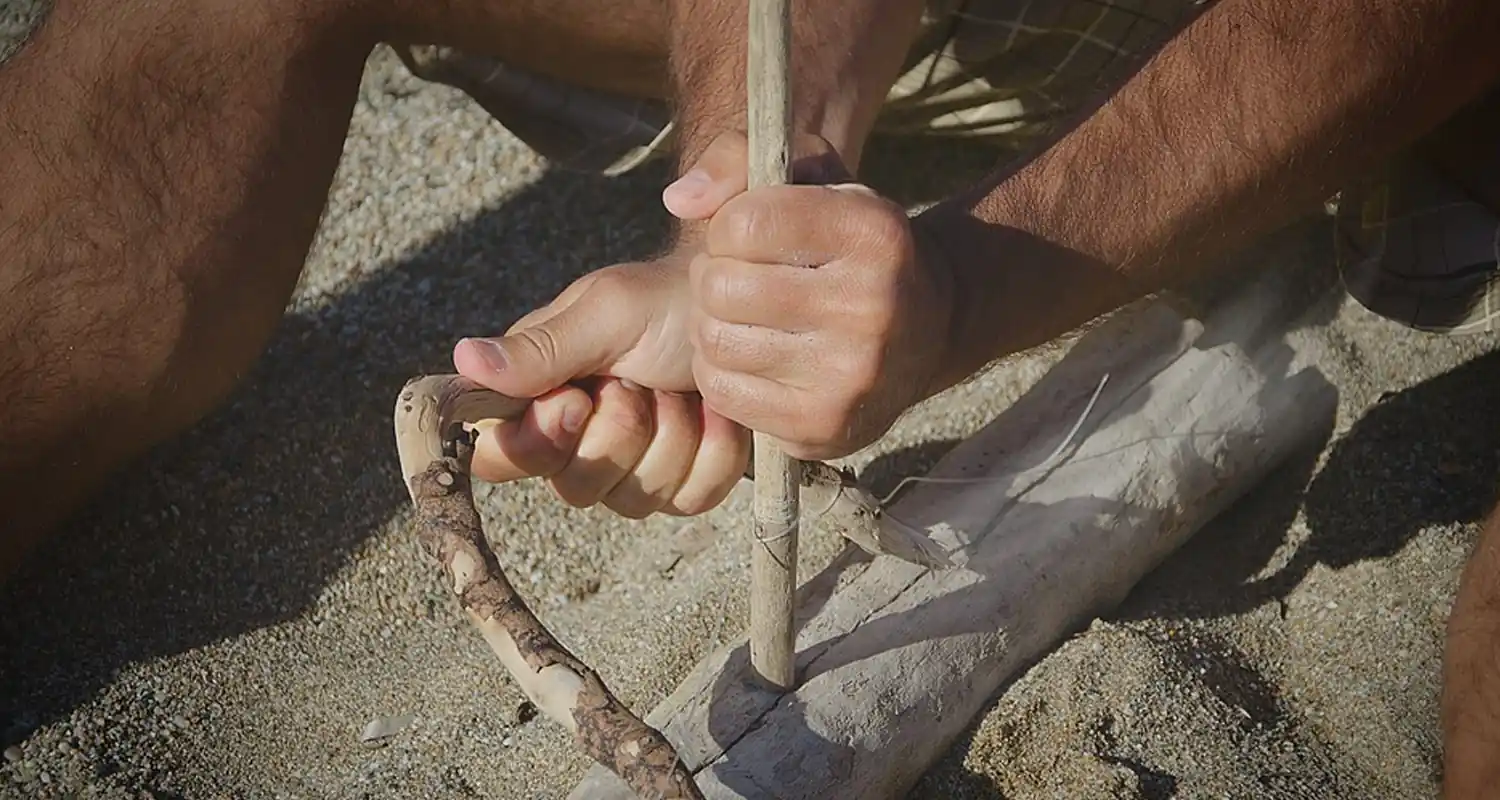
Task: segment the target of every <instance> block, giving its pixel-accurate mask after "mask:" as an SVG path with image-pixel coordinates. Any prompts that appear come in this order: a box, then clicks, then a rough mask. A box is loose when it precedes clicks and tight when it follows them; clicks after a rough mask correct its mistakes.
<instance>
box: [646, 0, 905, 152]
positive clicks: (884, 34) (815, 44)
mask: <svg viewBox="0 0 1500 800" xmlns="http://www.w3.org/2000/svg"><path fill="white" fill-rule="evenodd" d="M670 2H671V4H672V20H671V31H672V34H671V35H672V41H671V54H672V55H671V61H672V81H673V90H674V94H675V98H676V105H677V114H676V125H677V132H678V153H679V160H680V163H681V164H683V165H691V164H692V163H693V162H694V161H695V160H696V158H697V156H698V154H699V153H701V152H702V151H703V149H704V148H706V147H707V146H708V144H709V143H710V142H712V141H713V139H714V137H716V136H718V135H719V134H720V133H723V132H724V131H729V130H735V131H743V130H744V127H745V113H746V99H745V68H746V66H745V62H746V54H747V52H748V45H747V37H748V27H749V25H748V23H749V10H748V4H747V3H746V2H731V3H725V2H712V0H670ZM924 5H925V3H924V2H923V0H816V1H814V0H794V1H793V3H792V65H791V72H792V75H791V84H792V122H793V126H794V128H795V129H796V131H797V132H799V133H811V134H816V135H819V136H821V137H823V138H824V139H826V140H827V141H828V142H829V143H830V144H832V145H833V147H834V149H835V150H837V151H838V153H839V155H840V157H841V159H842V161H843V163H844V166H846V167H847V168H848V169H849V170H850V172H857V171H858V165H859V161H860V157H861V155H862V154H863V150H864V144H865V139H866V138H867V137H868V136H869V134H870V130H871V129H872V128H873V126H874V124H875V117H876V115H877V114H878V113H879V111H880V107H881V104H882V103H884V101H885V99H886V95H887V93H888V92H889V90H890V86H891V84H892V83H893V82H894V81H895V80H896V77H897V75H898V73H899V71H900V69H901V65H902V63H903V61H904V60H905V58H906V55H907V51H908V48H910V46H911V43H912V40H913V38H914V37H915V35H916V31H917V26H918V24H919V22H920V20H921V12H922V9H923V7H924Z"/></svg>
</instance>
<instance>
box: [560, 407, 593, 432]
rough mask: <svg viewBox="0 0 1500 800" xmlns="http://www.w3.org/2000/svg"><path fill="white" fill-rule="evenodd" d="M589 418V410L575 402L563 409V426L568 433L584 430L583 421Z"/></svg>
mask: <svg viewBox="0 0 1500 800" xmlns="http://www.w3.org/2000/svg"><path fill="white" fill-rule="evenodd" d="M588 418H589V410H588V409H587V408H585V407H583V406H581V405H578V404H576V403H575V404H573V405H571V406H568V407H567V408H565V409H563V416H562V426H563V430H565V431H567V432H568V433H578V432H579V431H581V430H583V423H584V421H585V420H587V419H588Z"/></svg>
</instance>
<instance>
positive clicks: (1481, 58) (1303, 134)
mask: <svg viewBox="0 0 1500 800" xmlns="http://www.w3.org/2000/svg"><path fill="white" fill-rule="evenodd" d="M1497 30H1500V5H1497V4H1494V3H1491V2H1487V0H1220V2H1219V3H1218V4H1217V5H1216V6H1215V7H1213V8H1211V9H1209V10H1208V11H1206V12H1205V13H1204V14H1203V16H1202V17H1200V18H1199V19H1198V20H1196V21H1195V22H1194V23H1193V24H1192V25H1190V26H1189V27H1188V28H1187V30H1185V31H1184V32H1183V33H1182V34H1180V35H1179V36H1178V37H1177V38H1175V39H1174V40H1173V41H1172V42H1170V43H1168V44H1167V45H1166V46H1165V47H1164V48H1163V49H1162V50H1161V51H1160V52H1159V53H1158V54H1157V56H1156V57H1155V58H1153V59H1152V60H1151V61H1149V62H1148V63H1147V64H1146V65H1145V66H1144V67H1143V68H1142V69H1141V70H1140V71H1139V72H1138V73H1136V74H1135V75H1134V76H1132V78H1131V79H1130V80H1129V81H1128V82H1126V83H1125V85H1124V86H1123V87H1122V88H1121V89H1120V90H1119V91H1118V92H1117V93H1115V94H1114V95H1113V96H1112V97H1111V98H1110V99H1109V100H1108V101H1107V102H1105V103H1103V104H1102V106H1100V107H1099V108H1097V109H1096V110H1095V111H1094V112H1093V113H1091V114H1090V115H1089V116H1088V117H1087V118H1086V119H1084V120H1083V121H1082V122H1081V123H1079V124H1078V125H1077V126H1076V127H1075V128H1073V129H1072V130H1071V131H1069V132H1067V133H1066V134H1065V135H1064V136H1062V137H1061V138H1060V139H1059V140H1058V141H1057V142H1056V143H1055V144H1054V145H1053V146H1052V147H1050V148H1048V149H1047V150H1046V151H1044V152H1043V153H1041V154H1040V155H1039V156H1038V157H1037V158H1035V159H1033V160H1031V161H1030V162H1028V163H1026V164H1025V165H1024V166H1022V167H1021V168H1019V169H1016V170H1015V171H1013V172H1011V173H1009V174H1004V175H996V176H994V177H993V178H992V179H990V180H989V181H987V182H986V183H985V184H983V185H981V186H979V187H976V189H974V190H973V191H971V192H969V193H967V194H965V195H962V196H960V197H957V198H955V199H953V200H952V201H951V202H948V203H945V204H944V207H943V208H941V209H939V210H937V211H936V212H935V213H934V214H933V217H932V219H933V220H934V221H940V222H941V226H940V227H941V228H942V230H943V234H942V238H943V239H944V240H945V241H944V245H945V247H946V248H947V250H948V252H949V253H950V254H952V256H951V257H952V258H953V259H954V260H955V261H956V262H959V263H960V264H961V266H960V270H961V272H962V273H963V278H962V280H961V283H962V284H964V291H963V293H962V296H964V297H967V298H971V307H970V308H969V309H967V311H966V313H965V314H964V320H965V321H964V323H963V325H965V326H967V328H966V329H964V330H961V331H959V332H958V333H957V334H956V339H957V340H958V341H962V342H967V343H969V344H971V345H973V346H974V348H975V349H974V350H973V351H972V352H969V353H967V354H966V356H967V357H966V358H964V359H960V360H961V361H963V362H964V363H963V365H962V369H975V368H978V367H980V366H982V365H983V363H984V361H985V360H987V359H990V358H994V357H995V356H998V355H1003V354H1004V353H1006V352H1012V351H1014V350H1016V349H1021V348H1024V347H1028V346H1031V345H1034V344H1037V343H1040V342H1042V341H1046V340H1048V339H1051V338H1053V337H1055V336H1057V335H1060V334H1062V333H1065V332H1066V331H1068V330H1069V329H1071V328H1073V327H1075V326H1077V325H1079V324H1082V323H1084V322H1087V321H1088V320H1089V319H1091V318H1092V317H1094V316H1096V315H1098V314H1100V313H1103V312H1105V311H1108V310H1110V309H1111V308H1114V307H1117V306H1118V305H1120V304H1122V303H1124V302H1128V301H1130V300H1132V299H1134V298H1136V297H1139V296H1141V295H1143V294H1145V293H1149V292H1152V291H1156V290H1158V289H1160V288H1163V287H1166V286H1168V285H1170V284H1171V283H1173V282H1175V281H1177V280H1179V279H1181V278H1184V277H1189V276H1191V275H1193V273H1194V271H1195V270H1202V269H1205V268H1212V267H1213V266H1214V265H1215V264H1217V263H1222V262H1223V258H1222V257H1223V256H1224V255H1226V254H1227V253H1228V252H1230V251H1232V250H1233V249H1235V248H1237V247H1239V246H1242V245H1244V244H1246V243H1247V242H1249V241H1250V240H1252V239H1253V238H1255V237H1259V236H1261V235H1263V234H1265V233H1267V232H1268V231H1270V230H1272V229H1274V228H1275V227H1278V226H1280V225H1283V224H1285V223H1286V222H1288V221H1290V220H1291V219H1292V218H1294V216H1295V215H1298V214H1301V213H1304V212H1305V210H1306V209H1308V208H1309V207H1313V206H1314V205H1315V204H1316V203H1317V202H1318V201H1320V200H1322V199H1325V198H1326V197H1328V196H1329V195H1331V194H1332V193H1333V192H1334V191H1336V190H1337V189H1338V188H1340V186H1341V185H1343V184H1344V183H1346V182H1348V181H1350V180H1357V179H1358V178H1360V177H1361V175H1362V172H1363V171H1365V170H1366V169H1368V168H1370V167H1373V166H1376V165H1378V163H1379V162H1380V161H1381V160H1383V159H1386V158H1388V157H1390V156H1391V155H1393V154H1394V153H1396V152H1397V151H1398V150H1399V149H1401V148H1402V147H1404V146H1406V145H1408V144H1409V143H1411V142H1412V141H1413V140H1414V139H1416V138H1417V137H1419V136H1420V135H1421V134H1422V133H1424V132H1425V131H1427V130H1429V129H1430V128H1432V127H1433V126H1435V125H1436V124H1438V123H1440V122H1441V121H1442V120H1443V119H1444V118H1446V117H1447V116H1449V115H1450V114H1452V113H1453V112H1454V111H1456V110H1457V109H1458V108H1459V107H1460V106H1461V105H1462V104H1463V103H1465V102H1466V101H1468V100H1470V99H1472V98H1474V97H1476V96H1478V95H1479V94H1480V93H1481V92H1482V91H1483V89H1484V88H1485V87H1486V86H1487V85H1488V84H1489V83H1491V82H1492V81H1493V80H1494V79H1495V77H1496V76H1497V74H1500V49H1497V48H1495V47H1494V44H1493V41H1492V39H1493V37H1494V35H1495V33H1496V32H1497ZM1026 254H1035V255H1036V257H1038V258H1039V259H1042V260H1041V261H1040V262H1039V263H1035V264H1027V263H1023V262H1020V261H1017V260H1016V259H1019V258H1025V257H1026ZM1007 297H1010V298H1012V301H1011V303H1010V304H1008V305H1004V306H1002V305H1001V303H1002V302H1003V301H1004V299H1005V298H1007ZM1015 297H1025V298H1027V302H1026V303H1015V302H1014V299H1013V298H1015ZM1022 306H1024V308H1022ZM1000 307H1004V308H1006V309H1007V311H1010V310H1014V311H1016V312H1017V314H1014V315H1010V316H1009V317H1008V319H1007V320H1005V324H1006V327H1005V328H1003V329H1001V328H997V326H996V324H995V320H996V317H997V315H996V314H994V313H993V310H994V309H995V308H1000Z"/></svg>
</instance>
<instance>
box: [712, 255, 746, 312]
mask: <svg viewBox="0 0 1500 800" xmlns="http://www.w3.org/2000/svg"><path fill="white" fill-rule="evenodd" d="M747 284H748V281H747V280H746V279H745V278H744V277H743V276H742V275H739V274H737V273H736V271H734V270H731V269H728V268H726V267H725V266H724V265H723V264H714V263H709V264H706V265H705V267H704V273H703V304H704V306H706V307H707V308H709V309H711V310H723V309H727V308H733V307H735V306H737V305H739V304H741V303H743V302H744V301H745V300H746V299H747V297H748V295H749V294H750V292H751V290H750V288H749V287H748V285H747Z"/></svg>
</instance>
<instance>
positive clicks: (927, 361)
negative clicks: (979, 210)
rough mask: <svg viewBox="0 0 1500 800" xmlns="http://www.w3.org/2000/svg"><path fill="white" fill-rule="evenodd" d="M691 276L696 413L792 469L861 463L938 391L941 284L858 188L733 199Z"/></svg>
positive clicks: (944, 287)
mask: <svg viewBox="0 0 1500 800" xmlns="http://www.w3.org/2000/svg"><path fill="white" fill-rule="evenodd" d="M689 275H690V279H691V292H692V302H693V310H692V314H693V316H692V320H691V330H692V333H691V341H692V345H693V364H692V369H693V378H694V381H695V383H696V384H697V387H698V391H699V393H701V394H702V396H703V398H704V402H705V403H706V404H707V405H708V406H709V408H711V409H712V410H713V411H716V412H718V413H720V414H722V415H724V416H726V417H728V418H730V419H732V420H734V421H736V422H739V423H740V424H742V425H744V426H746V427H748V428H751V429H753V430H757V431H761V432H764V433H767V434H769V435H771V436H773V437H775V438H777V439H779V440H780V441H781V442H782V443H783V446H784V447H785V449H786V450H787V452H788V453H790V454H791V455H793V456H795V457H798V458H803V459H828V458H837V457H841V456H845V455H848V454H850V453H852V452H854V451H856V450H859V449H860V448H862V447H865V446H866V445H869V444H870V443H872V442H874V441H875V440H876V439H878V438H879V437H880V436H881V435H883V434H884V433H885V432H886V431H887V430H888V429H889V428H890V426H891V425H892V424H893V423H894V422H895V421H896V420H897V419H898V418H899V417H900V416H901V415H902V414H903V413H905V412H906V410H907V409H908V408H910V407H911V406H913V405H915V404H917V403H919V402H921V401H923V400H925V399H926V398H927V397H928V396H930V395H931V394H933V393H936V391H938V390H939V389H940V388H941V387H939V386H937V385H935V381H937V380H938V375H939V371H940V369H941V365H942V364H943V363H944V359H945V358H946V356H947V354H946V349H947V346H948V340H949V322H950V317H951V313H952V308H953V296H952V295H953V290H952V280H951V276H950V275H949V274H947V272H946V270H945V268H944V265H943V264H942V263H941V262H940V260H938V259H936V258H934V257H933V254H932V253H931V252H930V251H929V249H928V248H927V247H925V246H924V244H923V243H921V242H919V241H918V240H917V238H916V235H915V234H914V232H913V228H912V225H911V223H910V221H909V219H908V217H907V215H906V213H905V211H904V210H903V209H902V208H901V207H900V206H898V205H896V204H895V203H893V202H891V201H889V200H886V199H884V198H882V197H880V196H879V195H877V194H876V193H875V192H873V191H871V190H870V189H868V188H866V187H864V186H860V185H857V184H841V185H832V186H778V187H769V188H764V189H757V190H754V191H750V192H745V193H742V194H739V195H738V196H736V197H734V198H733V199H731V200H729V201H728V202H726V203H725V204H724V205H723V206H722V207H721V208H719V210H718V211H717V212H716V213H715V214H714V215H713V217H712V219H711V221H710V222H709V225H708V229H707V232H706V240H705V248H704V252H703V253H702V254H700V255H699V256H697V257H696V258H695V259H693V261H692V263H691V265H690V268H689Z"/></svg>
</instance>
